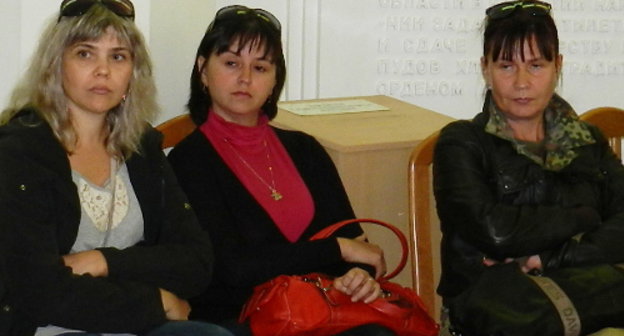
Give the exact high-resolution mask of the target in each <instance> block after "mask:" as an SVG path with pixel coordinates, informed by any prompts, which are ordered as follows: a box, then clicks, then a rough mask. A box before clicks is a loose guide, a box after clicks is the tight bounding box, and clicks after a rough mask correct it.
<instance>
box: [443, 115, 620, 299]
mask: <svg viewBox="0 0 624 336" xmlns="http://www.w3.org/2000/svg"><path fill="white" fill-rule="evenodd" d="M488 119H489V114H488V113H487V112H483V113H481V114H479V115H477V116H476V118H475V119H474V120H473V121H457V122H454V123H451V124H450V125H448V126H446V127H445V128H444V129H443V130H442V132H441V134H440V139H439V141H438V143H437V145H436V148H435V154H434V188H435V197H436V202H437V211H438V214H439V217H440V220H441V229H442V233H443V240H442V279H441V282H440V285H439V287H438V293H439V294H440V295H442V297H443V298H444V299H445V300H446V299H449V298H452V297H454V296H456V295H457V294H459V293H460V292H462V291H463V290H465V289H466V288H468V287H469V286H470V285H471V283H473V282H474V281H475V280H476V279H477V277H478V276H479V274H480V273H481V271H482V270H483V269H484V267H485V266H483V263H482V261H483V258H484V257H487V258H492V259H497V260H504V259H505V258H516V257H523V256H530V255H535V254H539V255H540V257H541V258H542V263H543V265H544V267H545V268H559V267H568V266H581V265H589V264H599V263H616V262H622V261H624V248H622V242H624V168H623V167H622V164H621V162H620V161H619V160H618V159H617V157H616V156H615V155H614V154H613V152H612V151H611V149H610V147H609V145H608V143H607V141H606V140H605V138H604V137H603V136H602V134H601V133H600V131H599V130H598V129H597V128H595V127H593V126H589V128H590V131H591V133H592V135H593V137H594V138H595V139H596V143H594V144H590V145H585V146H581V147H578V148H576V151H577V153H578V156H577V157H576V158H575V159H574V160H573V161H572V162H571V163H570V164H569V165H568V166H566V167H565V168H563V169H562V170H561V171H558V172H554V171H547V170H544V169H542V167H541V166H539V165H538V164H536V163H534V162H533V161H531V160H530V159H528V158H527V157H525V156H523V155H520V154H518V153H517V152H516V150H515V149H514V148H513V147H512V145H511V143H510V142H509V141H506V140H504V139H502V138H499V137H496V136H494V135H491V134H488V133H486V132H485V131H484V128H485V125H486V123H487V121H488Z"/></svg>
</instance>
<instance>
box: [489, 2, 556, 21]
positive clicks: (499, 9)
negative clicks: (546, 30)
mask: <svg viewBox="0 0 624 336" xmlns="http://www.w3.org/2000/svg"><path fill="white" fill-rule="evenodd" d="M516 9H523V10H527V11H529V13H530V14H532V15H535V16H539V15H548V14H549V13H550V10H551V9H552V6H551V5H550V4H549V3H546V2H543V1H507V2H501V3H499V4H498V5H494V6H492V7H490V8H488V9H486V10H485V15H487V17H488V18H490V19H492V20H496V19H502V18H504V17H507V16H509V15H510V14H511V13H513V12H514V11H516Z"/></svg>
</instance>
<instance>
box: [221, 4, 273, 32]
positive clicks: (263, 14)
mask: <svg viewBox="0 0 624 336" xmlns="http://www.w3.org/2000/svg"><path fill="white" fill-rule="evenodd" d="M230 14H236V15H245V14H255V15H256V16H257V17H259V18H261V19H262V20H264V21H266V22H268V23H270V24H271V25H273V27H275V29H277V30H278V31H282V25H281V24H280V22H279V20H278V19H277V18H276V17H275V16H274V15H273V14H271V13H269V12H267V11H266V10H264V9H262V8H248V7H245V6H240V5H232V6H226V7H223V8H221V9H219V10H218V11H217V14H216V15H215V21H216V20H217V19H219V17H223V16H224V15H230ZM213 22H214V21H213Z"/></svg>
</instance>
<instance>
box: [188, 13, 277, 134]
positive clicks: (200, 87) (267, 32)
mask: <svg viewBox="0 0 624 336" xmlns="http://www.w3.org/2000/svg"><path fill="white" fill-rule="evenodd" d="M241 7H242V6H241ZM244 8H245V11H229V12H226V13H224V14H221V15H217V17H216V18H215V19H214V20H213V21H212V22H211V23H210V25H209V26H208V29H207V30H206V33H205V34H204V37H203V39H202V41H201V43H200V44H199V48H198V49H197V55H196V56H195V61H194V63H193V71H192V73H191V94H190V96H189V100H188V103H187V105H186V106H187V108H188V109H189V113H190V114H191V119H193V122H195V124H197V125H201V124H202V123H204V122H205V121H206V119H207V117H208V109H209V107H210V105H212V98H211V97H210V94H209V93H208V92H207V88H205V87H204V84H203V82H202V71H203V67H206V66H207V64H208V59H209V58H210V56H211V55H212V54H213V53H216V54H217V55H219V54H221V53H223V52H226V51H228V50H229V48H230V46H232V45H233V44H235V43H238V51H240V50H241V49H242V48H244V47H246V46H248V45H258V46H263V47H264V52H265V55H264V56H265V57H267V58H268V59H270V61H271V62H272V63H273V64H275V66H276V72H275V77H276V78H275V82H276V84H275V87H274V88H273V92H272V93H271V96H270V97H269V99H268V100H267V101H266V103H265V104H264V105H263V106H262V111H263V112H264V114H265V115H266V116H267V117H268V118H269V119H273V118H274V117H275V115H276V114H277V101H278V100H279V97H280V95H281V93H282V89H283V88H284V82H285V81H286V61H285V59H284V51H283V49H282V38H281V31H280V29H279V28H278V27H276V26H275V25H274V24H273V23H271V22H269V21H267V20H266V19H264V18H263V16H262V15H258V13H257V12H256V11H254V10H253V9H251V8H246V7H244ZM199 57H204V58H205V59H206V61H205V62H204V65H203V66H202V69H198V67H197V60H198V59H199Z"/></svg>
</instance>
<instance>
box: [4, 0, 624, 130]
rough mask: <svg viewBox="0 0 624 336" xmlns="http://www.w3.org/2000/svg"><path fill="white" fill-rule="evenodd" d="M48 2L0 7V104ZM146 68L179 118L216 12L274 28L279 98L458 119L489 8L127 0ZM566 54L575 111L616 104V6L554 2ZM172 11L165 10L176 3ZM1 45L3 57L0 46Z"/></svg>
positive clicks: (434, 3) (474, 75)
mask: <svg viewBox="0 0 624 336" xmlns="http://www.w3.org/2000/svg"><path fill="white" fill-rule="evenodd" d="M59 2H60V1H57V0H46V1H42V0H16V1H1V2H0V20H2V21H0V22H3V23H5V24H4V25H3V26H4V27H5V29H3V30H2V31H0V45H2V46H3V48H0V61H1V62H2V63H1V69H2V81H0V105H1V106H4V105H5V104H6V100H7V97H8V94H9V92H10V89H11V88H12V87H13V85H14V84H15V80H16V78H17V76H18V74H20V73H21V71H22V70H23V66H24V64H25V63H26V62H27V59H28V57H29V55H30V52H31V50H32V48H33V45H34V44H35V43H36V39H37V36H38V34H39V33H40V31H41V26H42V22H43V21H44V19H45V18H46V17H48V16H50V15H55V13H56V11H57V7H58V3H59ZM134 2H135V5H136V7H137V13H138V15H139V17H138V18H137V24H139V26H140V27H141V29H142V31H143V32H144V33H145V34H146V36H148V38H149V39H148V41H149V44H150V47H151V50H152V56H153V59H154V64H155V69H156V80H157V85H158V89H159V101H160V102H161V104H162V106H163V112H164V114H163V115H162V116H161V118H160V119H159V121H161V120H164V119H165V118H168V117H170V116H174V115H177V114H179V113H182V112H183V111H184V103H185V102H186V99H187V95H188V78H189V76H190V69H191V66H192V59H193V57H194V54H195V49H196V47H197V44H198V43H199V41H200V39H201V37H202V34H203V32H204V30H205V28H206V26H207V25H208V23H209V22H210V21H211V20H212V19H213V17H214V12H215V10H216V9H217V8H220V7H221V6H224V5H228V4H233V3H240V4H246V5H249V6H251V7H262V8H265V9H268V10H269V11H271V12H273V13H274V14H275V15H276V16H277V17H278V18H279V19H280V20H281V21H282V26H283V40H284V45H285V48H286V53H287V66H288V80H287V83H286V88H285V92H284V95H283V97H282V98H283V99H284V100H297V99H311V98H325V97H339V96H357V95H372V94H386V95H389V96H393V97H395V98H398V99H401V100H403V101H407V102H410V103H413V104H416V105H420V106H423V107H426V108H429V109H432V110H435V111H438V112H440V113H444V114H447V115H450V116H453V117H456V118H469V117H471V116H473V115H474V114H475V113H476V112H478V110H479V109H480V105H481V100H482V93H483V81H482V79H481V76H480V74H479V69H478V60H479V57H480V48H481V38H480V35H481V30H480V23H481V21H482V19H483V12H484V10H485V8H486V7H487V6H489V5H490V4H491V3H494V2H497V1H495V0H239V1H236V0H175V1H173V0H152V1H150V0H135V1H134ZM551 3H552V4H553V7H554V11H553V13H554V16H555V19H556V21H557V22H558V26H559V29H560V35H561V41H562V53H563V54H564V73H563V81H562V84H561V86H560V93H561V94H562V95H563V96H564V97H565V98H566V99H568V100H569V101H570V102H571V103H572V105H573V106H575V107H576V109H577V111H579V112H582V111H584V110H586V109H588V108H591V107H595V106H599V105H614V106H619V107H624V94H622V93H621V92H622V89H621V87H622V84H621V83H624V1H623V0H552V1H551ZM174 4H175V6H174ZM5 47H6V48H5Z"/></svg>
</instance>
